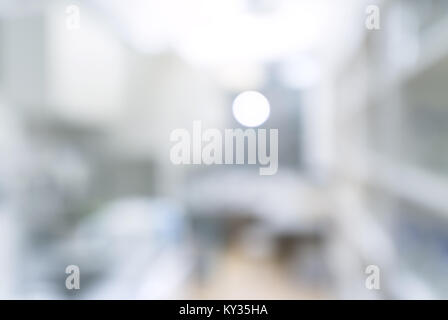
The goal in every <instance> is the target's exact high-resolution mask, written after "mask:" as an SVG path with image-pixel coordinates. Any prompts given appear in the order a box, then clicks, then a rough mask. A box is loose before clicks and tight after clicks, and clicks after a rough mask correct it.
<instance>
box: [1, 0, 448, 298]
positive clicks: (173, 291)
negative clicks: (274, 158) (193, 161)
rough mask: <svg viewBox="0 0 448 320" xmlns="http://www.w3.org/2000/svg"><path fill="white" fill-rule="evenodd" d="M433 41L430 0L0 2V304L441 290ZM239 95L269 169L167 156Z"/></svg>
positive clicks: (443, 147)
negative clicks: (69, 284)
mask: <svg viewBox="0 0 448 320" xmlns="http://www.w3.org/2000/svg"><path fill="white" fill-rule="evenodd" d="M368 5H376V6H378V8H379V9H380V26H381V28H380V29H379V30H368V29H367V28H366V26H365V21H366V18H367V16H368V15H367V14H366V7H367V6H368ZM445 32H448V2H447V1H445V0H425V1H417V0H408V1H404V0H401V1H400V0H384V1H374V0H372V1H359V0H338V1H331V0H317V1H316V0H314V1H311V0H227V1H217V0H214V1H211V0H194V1H181V0H166V1H155V0H147V1H145V0H128V1H126V2H125V1H118V0H85V1H81V0H79V1H65V0H62V1H61V0H58V1H56V0H46V1H45V0H33V1H32V0H0V298H4V299H13V298H21V299H111V298H112V299H158V298H165V299H177V298H188V299H229V298H234V299H240V298H245V299H348V298H351V299H409V298H412V299H414V298H415V299H427V298H445V299H446V298H448V280H447V279H448V277H446V270H447V267H448V229H447V226H448V200H447V199H448V183H447V173H448V145H447V141H448V140H447V138H448V109H447V98H448V92H447V90H446V83H447V81H446V80H447V76H448V38H447V37H446V33H445ZM248 90H255V91H258V92H260V93H262V94H263V95H264V96H265V97H266V98H267V99H268V101H269V104H270V115H269V118H268V119H267V121H266V122H264V123H263V124H261V125H260V126H259V127H258V128H268V129H269V128H277V129H279V169H278V173H277V174H276V175H273V176H259V175H258V166H253V165H211V166H206V165H191V166H182V165H181V166H175V165H173V164H172V163H171V161H170V159H169V151H170V148H171V147H172V145H173V143H171V142H170V140H169V136H170V132H172V131H173V130H174V129H178V128H186V129H187V130H191V128H192V124H193V121H194V120H201V121H202V124H203V127H204V128H218V129H222V130H224V128H243V129H244V128H245V127H244V126H243V125H241V124H240V123H238V121H237V120H236V119H235V118H234V116H233V113H232V103H233V100H234V99H235V97H236V96H237V95H238V94H240V93H241V92H244V91H248ZM68 265H77V266H79V267H80V272H81V289H80V290H67V289H66V287H65V279H66V277H67V275H66V274H65V268H66V266H68ZM369 265H376V266H378V267H379V268H380V270H381V273H380V275H381V278H380V283H381V288H380V290H369V289H367V288H366V286H365V280H366V278H367V276H368V275H367V274H366V273H365V270H366V267H367V266H369Z"/></svg>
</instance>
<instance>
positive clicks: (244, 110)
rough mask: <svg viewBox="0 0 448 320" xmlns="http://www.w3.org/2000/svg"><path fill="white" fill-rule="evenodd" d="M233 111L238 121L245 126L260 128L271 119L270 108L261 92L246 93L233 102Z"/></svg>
mask: <svg viewBox="0 0 448 320" xmlns="http://www.w3.org/2000/svg"><path fill="white" fill-rule="evenodd" d="M232 111H233V116H234V117H235V119H236V121H238V122H239V123H240V124H242V125H243V126H246V127H258V126H259V125H261V124H263V123H264V122H265V121H266V120H267V119H268V118H269V114H270V106H269V101H268V99H266V97H265V96H264V95H262V94H261V93H260V92H257V91H245V92H242V93H240V94H239V95H238V96H237V97H236V98H235V100H234V101H233V105H232Z"/></svg>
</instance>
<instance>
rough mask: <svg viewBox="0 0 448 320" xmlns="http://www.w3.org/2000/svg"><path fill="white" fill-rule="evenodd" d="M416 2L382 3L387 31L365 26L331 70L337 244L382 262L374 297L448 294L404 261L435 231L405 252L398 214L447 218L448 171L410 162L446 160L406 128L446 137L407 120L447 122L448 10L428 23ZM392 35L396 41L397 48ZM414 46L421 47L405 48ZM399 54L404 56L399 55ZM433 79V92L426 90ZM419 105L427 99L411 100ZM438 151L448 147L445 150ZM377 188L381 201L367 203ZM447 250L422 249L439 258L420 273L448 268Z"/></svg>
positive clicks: (419, 221)
mask: <svg viewBox="0 0 448 320" xmlns="http://www.w3.org/2000/svg"><path fill="white" fill-rule="evenodd" d="M433 2H437V1H433ZM420 5H421V3H419V2H415V1H414V2H406V1H400V0H389V1H383V2H382V3H381V14H382V27H381V29H380V30H376V31H368V30H365V34H364V37H363V41H361V43H360V45H359V47H358V48H357V49H356V50H355V51H354V52H353V53H352V54H351V55H350V56H349V57H348V58H347V59H346V61H345V62H344V63H343V64H341V67H340V68H339V69H338V71H337V72H336V73H335V74H334V75H332V78H333V79H334V81H333V83H334V88H333V91H334V92H336V93H338V94H337V101H336V106H337V108H338V115H337V117H336V119H335V136H336V138H335V141H336V148H337V149H338V152H339V153H340V156H338V158H337V159H336V163H335V165H334V172H335V176H336V177H337V182H336V184H335V190H343V191H342V195H340V194H339V196H338V199H340V198H342V199H343V200H342V201H341V200H339V202H342V204H340V205H339V206H338V207H337V208H338V209H337V212H336V214H338V218H339V219H338V220H339V231H340V232H339V233H340V235H339V237H338V239H337V241H340V246H341V247H345V248H347V251H349V253H346V254H350V255H352V256H354V257H356V260H357V261H358V263H359V268H358V269H362V270H363V269H364V268H365V267H366V266H367V265H369V264H375V265H378V266H379V267H380V268H381V270H382V273H383V274H384V275H385V276H384V279H383V281H384V282H385V283H384V286H383V288H384V289H382V290H381V291H380V292H378V294H377V295H374V297H377V298H388V297H389V298H413V299H426V298H447V297H448V292H446V291H444V290H443V289H442V290H441V289H440V287H442V288H443V286H439V285H438V284H437V283H435V282H434V277H433V276H429V274H428V273H425V272H422V271H421V270H420V271H416V270H418V269H419V268H418V267H416V266H414V265H413V261H415V260H416V259H415V258H414V257H411V259H408V257H407V255H408V254H409V252H411V253H412V254H410V255H413V254H414V253H415V252H419V251H420V250H421V249H422V248H424V246H425V243H424V241H426V240H427V239H426V238H429V236H427V235H426V234H425V237H426V238H424V239H423V240H421V239H418V240H416V241H415V243H413V244H409V246H411V245H416V244H417V245H418V246H420V242H419V241H420V240H421V241H423V242H422V245H421V247H419V248H416V247H410V248H407V247H406V246H407V244H405V247H404V249H403V247H402V243H400V237H401V234H400V232H401V231H398V230H397V227H400V228H405V227H403V225H405V226H406V227H407V225H406V223H407V220H406V219H404V220H401V219H402V218H403V216H404V217H405V218H406V214H408V213H409V215H410V216H411V213H412V212H413V210H411V209H409V207H411V208H412V206H415V207H418V208H419V210H415V211H416V212H419V213H418V214H415V216H416V217H414V214H413V215H412V218H410V219H411V221H412V222H413V223H415V224H416V226H417V227H418V226H419V225H422V226H425V225H428V226H429V227H427V228H428V229H429V230H431V228H432V226H433V225H437V224H438V223H439V221H443V222H445V221H446V222H447V223H448V200H447V199H448V175H445V172H441V171H440V169H438V168H435V169H434V168H429V167H428V166H427V165H425V164H422V163H421V162H419V161H413V158H416V159H420V158H421V157H424V156H425V157H431V156H432V157H433V158H436V159H434V160H436V161H435V162H439V163H442V164H443V161H444V159H445V156H444V155H443V152H442V153H437V152H436V153H434V152H433V150H431V148H427V149H428V150H429V151H431V153H429V154H427V155H426V154H424V151H425V150H426V149H425V150H422V148H421V145H418V143H417V142H418V141H417V140H416V139H413V136H412V135H411V134H410V133H409V132H413V133H414V135H417V137H418V134H420V135H421V134H427V136H425V137H423V139H422V138H420V140H422V141H423V142H428V143H431V137H432V138H434V137H438V136H439V135H442V134H445V131H443V132H441V129H440V128H439V127H437V126H427V127H424V124H423V123H419V122H417V123H416V122H415V121H414V122H410V119H411V120H412V119H414V120H415V119H417V120H420V119H421V118H419V117H418V116H419V115H421V114H423V115H431V112H434V110H436V109H434V108H437V112H438V114H437V115H433V117H432V118H437V116H438V115H439V114H440V115H441V116H446V117H447V119H448V108H447V106H446V105H445V104H446V102H445V101H448V91H445V90H443V83H442V81H443V77H444V76H445V75H448V38H447V37H446V31H447V30H448V7H447V8H446V11H445V12H438V19H437V20H434V22H433V23H432V24H431V23H430V24H429V25H426V26H425V28H424V29H423V28H421V23H420V22H421V17H419V14H422V12H427V11H428V10H426V11H424V10H421V8H420V7H419V6H420ZM426 5H427V4H425V6H426ZM433 5H434V4H433ZM426 9H427V8H426ZM433 11H434V10H433ZM397 17H399V19H398V20H397ZM426 18H427V20H429V21H430V20H431V19H428V17H426ZM397 30H399V31H398V33H397ZM397 34H398V36H397ZM394 41H395V42H396V41H399V42H400V43H399V44H398V45H397V43H394ZM410 48H412V49H414V50H415V52H414V53H412V52H411V53H410V52H405V50H409V49H410ZM400 56H402V57H403V61H401V60H400V59H398V60H397V57H400ZM405 56H407V57H408V58H409V59H405V58H404V57H405ZM394 57H395V58H394ZM429 79H431V80H429ZM431 84H433V86H432V87H431V88H427V87H426V86H428V85H431ZM347 88H351V90H347ZM420 92H421V93H422V94H421V96H419V94H420ZM423 93H425V94H423ZM416 97H419V99H417V98H416ZM416 100H418V101H417V102H415V101H416ZM416 103H421V104H424V105H423V106H421V105H413V104H416ZM428 106H432V107H433V109H431V108H430V107H428ZM418 108H421V109H418ZM416 110H418V113H416ZM413 113H414V114H413ZM430 120H431V117H429V118H428V119H427V122H428V123H429V124H431V122H430ZM409 130H411V131H409ZM414 130H416V131H414ZM425 130H426V131H425ZM425 140H426V141H425ZM442 141H443V139H442ZM447 141H448V140H447ZM446 147H448V143H447V144H446ZM440 149H441V150H442V151H443V146H442V147H441V148H440ZM426 151H427V150H426ZM436 151H438V150H436ZM446 164H447V166H448V159H447V162H446ZM373 190H375V192H377V193H378V194H380V195H381V197H382V198H383V199H381V197H379V198H378V199H377V200H374V201H371V200H369V199H371V198H372V197H373V193H374V192H373ZM337 192H339V193H340V192H341V191H337ZM344 197H345V200H344ZM404 203H406V204H407V205H408V207H405V206H404V205H403V204H404ZM351 211H356V212H351ZM411 226H412V225H411ZM409 228H410V229H412V228H411V227H409ZM409 233H410V234H411V235H412V232H409ZM445 236H446V238H444V237H445ZM436 240H437V241H441V242H443V243H445V242H444V241H445V240H446V241H448V232H445V233H443V232H442V233H441V236H440V237H439V238H438V239H436ZM436 240H433V239H432V238H431V241H432V242H431V243H429V244H430V245H431V246H432V247H435V248H437V247H438V245H434V243H436V244H437V241H436ZM375 242H379V243H381V245H378V243H375ZM443 243H442V244H441V245H440V247H443V245H444V244H443ZM447 243H448V242H447ZM429 244H428V245H429ZM423 251H425V250H423ZM431 254H432V256H431ZM444 254H446V253H444V252H443V251H437V250H436V249H434V250H432V249H431V250H428V252H425V253H421V256H422V257H423V256H424V257H426V258H428V257H429V259H430V261H437V263H439V265H437V266H434V267H433V269H431V267H428V266H424V268H423V269H425V268H426V269H425V270H427V271H428V270H436V269H438V270H443V266H444V263H447V264H448V257H447V258H446V259H445V257H443V255H444ZM440 256H442V257H440ZM420 267H421V266H420ZM420 269H422V268H420ZM356 281H359V279H358V278H357V279H356ZM441 282H444V281H443V280H441ZM347 286H352V285H351V284H347ZM352 287H357V288H358V293H356V294H354V296H351V297H350V298H364V297H371V295H369V294H368V293H366V292H365V288H361V287H362V286H359V285H357V286H356V285H355V286H352ZM445 287H447V288H448V284H447V286H445ZM362 290H364V291H362ZM351 294H353V293H351Z"/></svg>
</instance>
